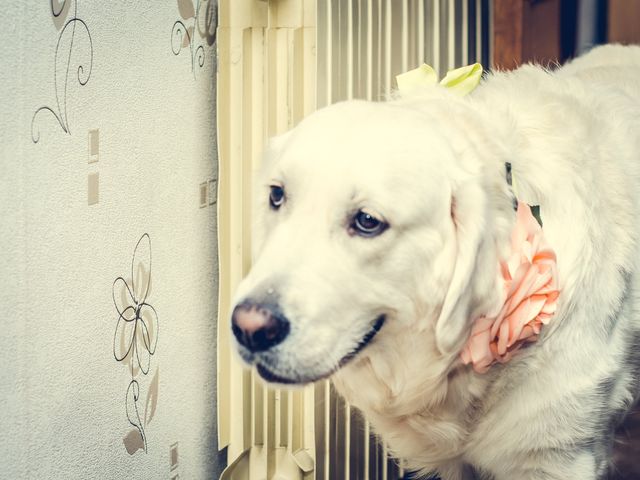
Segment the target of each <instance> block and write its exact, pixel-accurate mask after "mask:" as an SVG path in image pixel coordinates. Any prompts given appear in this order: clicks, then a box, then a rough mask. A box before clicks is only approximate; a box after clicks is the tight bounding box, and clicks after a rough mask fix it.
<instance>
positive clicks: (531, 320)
mask: <svg viewBox="0 0 640 480" xmlns="http://www.w3.org/2000/svg"><path fill="white" fill-rule="evenodd" d="M516 217H517V218H516V224H515V227H514V229H513V232H512V233H511V254H510V256H509V258H507V259H506V260H505V261H503V262H502V263H501V265H500V267H501V268H500V273H501V278H502V281H503V288H504V290H503V298H504V301H503V305H502V308H501V309H500V311H499V313H498V314H497V315H496V316H492V317H489V316H482V317H480V318H477V319H476V320H475V321H474V325H473V328H472V330H471V336H470V337H469V340H467V343H466V345H465V347H464V349H463V350H462V353H461V354H460V356H461V359H462V361H463V363H464V364H469V363H471V364H472V365H473V369H474V370H475V371H476V372H478V373H485V372H486V371H487V370H488V369H489V367H491V365H493V364H494V363H495V362H500V363H504V362H507V361H509V360H510V359H511V357H512V356H513V353H514V352H515V351H517V350H518V349H519V348H520V347H522V346H523V345H524V344H526V343H530V342H534V341H536V340H537V339H538V336H539V334H540V330H541V329H542V326H543V325H546V324H547V323H549V321H550V319H551V317H553V314H554V313H555V311H556V307H557V300H558V296H559V293H560V291H559V289H558V271H557V264H556V254H555V252H554V251H553V249H552V248H551V247H550V246H549V245H548V244H547V242H546V241H545V239H544V236H543V232H542V226H541V222H539V221H537V220H536V218H535V217H534V215H533V213H532V209H531V207H529V205H527V204H526V203H524V202H517V210H516Z"/></svg>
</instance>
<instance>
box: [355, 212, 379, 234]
mask: <svg viewBox="0 0 640 480" xmlns="http://www.w3.org/2000/svg"><path fill="white" fill-rule="evenodd" d="M387 227H388V225H387V224H386V223H385V222H383V221H382V220H380V219H378V218H376V217H375V216H374V215H373V214H371V213H369V212H366V211H364V210H359V211H358V213H356V214H355V216H354V217H353V222H352V225H351V228H352V229H353V230H354V231H355V233H356V234H358V235H360V236H361V237H375V236H376V235H380V234H381V233H382V232H384V231H385V229H386V228H387Z"/></svg>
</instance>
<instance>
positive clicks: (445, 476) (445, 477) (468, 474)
mask: <svg viewBox="0 0 640 480" xmlns="http://www.w3.org/2000/svg"><path fill="white" fill-rule="evenodd" d="M438 474H439V475H440V479H441V480H476V479H477V478H478V477H476V475H475V473H474V471H473V468H471V467H470V466H469V465H466V464H464V463H461V462H456V463H450V464H449V465H446V466H445V467H440V468H439V469H438Z"/></svg>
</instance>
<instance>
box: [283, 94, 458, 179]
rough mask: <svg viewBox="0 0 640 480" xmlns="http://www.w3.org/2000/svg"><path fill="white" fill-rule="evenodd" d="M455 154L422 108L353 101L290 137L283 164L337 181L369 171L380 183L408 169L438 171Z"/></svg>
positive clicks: (327, 111)
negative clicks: (415, 108)
mask: <svg viewBox="0 0 640 480" xmlns="http://www.w3.org/2000/svg"><path fill="white" fill-rule="evenodd" d="M450 155H451V149H450V148H449V145H448V144H447V141H446V140H445V139H444V137H443V135H442V134H441V132H440V131H439V129H438V127H437V125H434V122H433V121H431V119H429V118H428V117H426V116H425V115H423V114H421V113H420V112H417V111H414V110H411V109H407V108H402V107H398V106H395V105H393V104H385V103H375V102H364V101H350V102H342V103H339V104H336V105H332V106H330V107H327V108H324V109H322V110H319V111H318V112H316V113H314V114H312V115H311V116H309V117H308V118H306V119H305V120H304V121H303V122H302V123H301V124H300V125H299V126H298V127H296V128H295V129H294V130H293V132H292V134H291V135H290V136H289V138H288V139H287V141H286V144H285V148H284V149H283V151H282V155H281V157H282V158H281V159H280V161H279V163H280V168H282V169H283V170H284V171H285V172H286V171H294V170H297V169H298V168H300V169H304V171H305V172H307V174H309V173H311V172H314V173H315V174H317V175H318V176H319V178H321V177H323V176H325V175H331V176H334V178H335V179H336V180H339V178H354V175H357V174H358V173H363V172H365V171H366V172H368V174H367V175H368V179H369V180H371V181H374V180H375V178H376V177H379V178H380V179H384V178H389V176H398V175H400V176H401V175H403V174H406V173H408V172H410V173H412V174H413V175H419V174H420V173H421V172H424V173H428V172H430V173H433V170H434V169H438V167H439V164H441V163H442V162H446V161H447V158H446V157H447V156H450ZM342 174H345V175H346V177H341V175H342ZM437 176H438V175H435V177H437ZM429 177H430V178H433V177H434V175H429Z"/></svg>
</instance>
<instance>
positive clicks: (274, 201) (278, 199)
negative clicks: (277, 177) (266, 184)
mask: <svg viewBox="0 0 640 480" xmlns="http://www.w3.org/2000/svg"><path fill="white" fill-rule="evenodd" d="M283 203H284V189H283V188H282V187H281V186H279V185H271V192H270V193H269V205H271V208H273V209H274V210H277V209H279V208H280V206H281V205H282V204H283Z"/></svg>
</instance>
